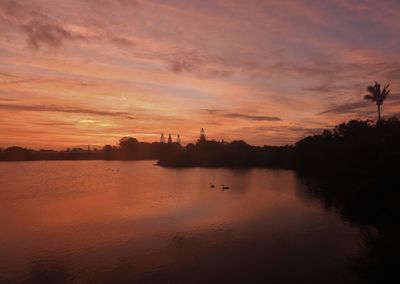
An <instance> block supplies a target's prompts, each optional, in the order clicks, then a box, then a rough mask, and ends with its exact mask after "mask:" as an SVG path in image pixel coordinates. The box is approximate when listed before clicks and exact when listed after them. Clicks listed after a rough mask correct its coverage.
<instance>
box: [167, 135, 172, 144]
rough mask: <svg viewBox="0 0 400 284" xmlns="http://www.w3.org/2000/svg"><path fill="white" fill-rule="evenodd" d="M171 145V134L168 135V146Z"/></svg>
mask: <svg viewBox="0 0 400 284" xmlns="http://www.w3.org/2000/svg"><path fill="white" fill-rule="evenodd" d="M171 143H172V137H171V133H170V134H169V135H168V144H171Z"/></svg>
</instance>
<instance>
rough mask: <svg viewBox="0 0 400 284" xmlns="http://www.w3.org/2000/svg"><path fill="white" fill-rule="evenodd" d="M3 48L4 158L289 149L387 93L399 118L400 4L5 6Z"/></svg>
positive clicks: (103, 0)
mask: <svg viewBox="0 0 400 284" xmlns="http://www.w3.org/2000/svg"><path fill="white" fill-rule="evenodd" d="M0 36H1V40H0V147H7V146H10V145H19V146H25V147H30V148H34V149H40V148H54V149H62V148H66V147H71V146H75V145H87V144H90V145H104V144H112V145H114V144H116V143H117V141H118V140H119V138H121V137H123V136H132V137H135V138H137V139H138V140H139V141H148V142H152V141H158V140H159V137H160V133H161V132H164V134H165V135H167V134H168V133H171V134H172V137H173V139H175V137H176V135H177V134H180V136H181V140H182V143H183V144H186V143H190V142H194V141H196V139H197V138H198V135H199V131H200V129H201V128H204V129H205V132H206V135H207V138H209V139H216V140H221V139H224V140H228V141H231V140H239V139H241V140H245V141H246V142H248V143H250V144H254V145H285V144H291V143H294V142H296V141H297V140H298V139H300V138H302V137H305V136H307V135H310V134H313V133H317V132H318V131H321V130H322V129H326V128H330V127H332V126H334V125H336V124H338V123H340V122H343V121H346V120H349V119H376V116H377V113H376V112H377V111H376V106H375V105H374V104H373V103H370V102H368V101H365V100H363V95H365V94H366V86H367V85H371V84H373V82H374V81H375V80H376V81H378V82H380V83H382V84H386V83H390V84H391V89H392V92H391V95H390V97H389V98H388V100H387V101H385V103H384V105H383V107H382V111H383V116H386V117H388V116H400V1H398V0H365V1H363V0H330V1H321V0H299V1H290V0H288V1H275V0H270V1H269V0H264V1H258V0H246V1H243V0H198V1H189V0H148V1H145V0H132V1H130V0H119V1H117V0H115V1H108V0H79V1H78V0H76V1H74V0H65V1H61V0H60V1H56V0H52V1H51V0H50V1H49V0H27V1H22V0H0Z"/></svg>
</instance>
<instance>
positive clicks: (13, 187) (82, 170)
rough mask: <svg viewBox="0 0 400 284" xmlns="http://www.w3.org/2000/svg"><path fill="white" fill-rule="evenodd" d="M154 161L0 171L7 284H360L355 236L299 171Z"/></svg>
mask: <svg viewBox="0 0 400 284" xmlns="http://www.w3.org/2000/svg"><path fill="white" fill-rule="evenodd" d="M153 164H154V161H137V162H136V161H135V162H120V161H112V162H107V161H59V162H58V161H53V162H16V163H0V225H1V229H0V230H1V231H0V282H2V283H3V282H4V283H8V282H10V283H20V282H37V283H65V282H66V283H69V282H71V283H88V282H90V283H110V282H111V283H115V282H116V283H123V282H127V283H205V282H206V283H255V282H261V283H288V282H294V283H318V282H319V283H322V282H323V283H338V282H341V283H343V282H346V281H353V280H354V278H353V277H354V275H352V272H351V260H352V259H353V258H354V257H356V256H357V255H359V254H360V250H361V245H360V242H361V236H360V232H359V230H358V229H357V228H356V227H353V226H351V225H350V224H346V223H344V222H343V221H342V220H341V219H340V217H339V216H337V215H336V214H335V213H334V212H330V211H327V210H324V208H323V206H322V204H321V203H320V202H319V201H318V200H315V199H312V198H309V196H308V195H307V194H306V193H307V186H309V185H307V183H305V182H304V181H302V180H301V179H299V178H298V177H297V176H296V173H295V172H293V171H284V170H269V169H251V170H229V169H200V168H192V169H167V168H161V167H157V166H154V165H153ZM210 181H212V182H213V183H215V184H216V185H217V186H216V188H215V189H210V187H209V185H208V183H209V182H210ZM222 183H223V184H226V185H228V186H229V187H230V188H231V189H230V190H225V191H222V190H221V188H220V185H221V184H222Z"/></svg>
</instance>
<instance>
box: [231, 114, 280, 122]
mask: <svg viewBox="0 0 400 284" xmlns="http://www.w3.org/2000/svg"><path fill="white" fill-rule="evenodd" d="M224 116H225V117H229V118H240V119H248V120H256V121H281V120H282V119H281V118H279V117H276V116H264V115H248V114H242V113H226V114H224Z"/></svg>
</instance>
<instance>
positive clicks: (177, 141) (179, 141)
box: [176, 134, 181, 144]
mask: <svg viewBox="0 0 400 284" xmlns="http://www.w3.org/2000/svg"><path fill="white" fill-rule="evenodd" d="M176 143H178V144H181V136H180V135H179V134H178V137H176Z"/></svg>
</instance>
